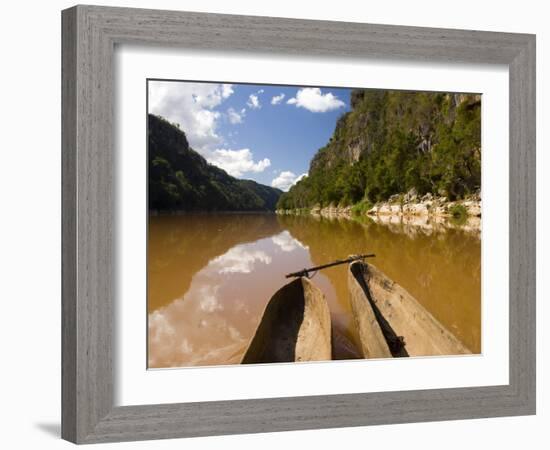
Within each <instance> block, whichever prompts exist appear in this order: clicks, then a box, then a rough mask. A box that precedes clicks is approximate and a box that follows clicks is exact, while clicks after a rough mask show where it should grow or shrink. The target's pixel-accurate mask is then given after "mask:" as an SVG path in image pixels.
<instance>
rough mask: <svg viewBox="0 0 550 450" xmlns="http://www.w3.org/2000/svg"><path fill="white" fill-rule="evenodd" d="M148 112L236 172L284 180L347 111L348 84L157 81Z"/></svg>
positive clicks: (269, 181) (304, 166) (289, 180)
mask: <svg viewBox="0 0 550 450" xmlns="http://www.w3.org/2000/svg"><path fill="white" fill-rule="evenodd" d="M148 87H149V91H148V92H149V112H151V113H153V114H157V115H161V116H163V117H165V118H166V119H167V120H169V121H170V122H173V123H178V124H179V125H180V128H181V129H182V130H183V131H185V133H186V135H187V137H188V140H189V143H190V144H191V146H192V147H193V148H194V149H195V150H196V151H198V152H199V153H201V154H202V155H203V156H204V157H205V158H206V159H207V160H208V161H209V162H211V163H212V164H215V165H217V166H219V167H221V168H223V169H224V170H226V171H227V172H228V173H230V174H231V175H233V176H236V177H237V178H243V179H253V180H256V181H258V182H260V183H263V184H266V185H269V186H275V187H279V188H281V189H283V190H288V188H289V187H290V186H291V185H292V184H293V183H294V182H295V181H296V180H297V179H298V178H299V177H300V176H303V175H304V174H306V173H307V171H308V168H309V162H310V161H311V158H312V157H313V155H314V154H315V153H316V152H317V150H318V149H319V148H321V147H322V146H324V145H325V144H326V143H327V142H328V140H329V138H330V136H331V135H332V133H333V131H334V126H335V124H336V120H337V119H338V117H340V116H341V115H342V114H343V113H345V112H346V111H349V97H350V89H341V88H322V87H321V88H310V87H299V86H298V87H297V86H291V87H289V86H272V85H246V84H219V83H195V82H183V81H156V80H150V81H149V84H148Z"/></svg>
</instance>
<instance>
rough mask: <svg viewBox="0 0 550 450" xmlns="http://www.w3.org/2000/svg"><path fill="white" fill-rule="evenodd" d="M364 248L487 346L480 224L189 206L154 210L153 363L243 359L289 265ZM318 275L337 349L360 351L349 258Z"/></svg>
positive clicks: (473, 343)
mask: <svg viewBox="0 0 550 450" xmlns="http://www.w3.org/2000/svg"><path fill="white" fill-rule="evenodd" d="M359 253H375V254H376V257H375V258H374V259H372V260H369V262H372V263H374V264H375V265H376V266H377V267H378V268H379V269H381V270H382V271H384V272H385V273H386V275H388V276H389V277H390V278H392V279H393V280H394V281H396V282H397V283H399V284H400V285H402V286H403V287H404V288H405V289H407V290H408V291H409V292H410V293H411V294H412V295H413V296H415V297H416V298H417V299H418V301H419V302H420V303H422V304H423V305H424V306H425V307H426V309H428V311H430V312H431V313H432V314H433V315H434V316H435V317H436V318H437V319H438V320H439V321H440V322H441V323H442V324H443V325H445V326H446V327H447V328H448V329H449V330H450V331H451V332H453V333H454V334H455V335H456V336H457V337H458V338H459V339H460V340H461V341H462V342H463V343H464V344H465V345H466V346H467V347H468V348H469V349H470V350H471V351H472V352H473V353H479V352H480V351H481V241H480V237H479V234H476V233H468V232H465V231H463V230H461V229H453V228H444V227H438V228H436V229H433V230H430V229H426V228H422V227H411V226H404V225H399V224H397V225H396V224H391V225H390V224H383V223H374V222H372V221H370V220H368V219H367V220H366V221H362V222H359V221H356V220H351V219H328V218H320V217H313V216H310V215H300V216H291V215H286V216H279V215H275V214H188V215H179V216H151V217H150V218H149V241H148V280H147V281H148V288H147V289H148V299H147V305H148V366H149V367H150V368H164V367H184V366H207V365H217V364H224V365H225V364H235V363H238V362H239V361H240V358H241V356H242V354H243V352H244V350H245V348H246V346H247V344H248V342H249V340H250V338H251V337H252V335H253V333H254V331H255V328H256V326H257V324H258V322H259V320H260V318H261V314H262V312H263V310H264V308H265V305H266V303H267V302H268V301H269V299H270V298H271V296H272V295H273V293H274V292H275V291H276V290H277V289H279V288H280V287H281V286H283V285H284V284H285V283H286V282H287V281H288V280H286V279H285V277H284V275H285V274H286V273H289V272H294V271H296V270H300V269H303V268H306V267H311V266H314V265H319V264H323V263H326V262H331V261H333V260H336V259H340V258H345V257H347V256H348V255H351V254H359ZM312 281H313V282H314V283H315V285H317V286H318V287H319V288H320V289H321V290H322V291H323V292H324V294H325V296H326V297H327V301H328V303H329V307H330V310H331V317H332V324H333V332H334V334H333V336H334V338H333V339H334V342H335V351H334V355H333V356H334V358H335V359H349V358H358V357H360V353H359V351H358V350H357V349H358V345H357V342H358V340H357V332H356V330H355V327H354V325H353V318H352V316H351V310H350V305H349V301H348V291H347V276H346V267H345V266H338V267H333V268H329V269H326V270H323V271H320V272H318V273H317V274H316V275H315V276H314V277H313V278H312Z"/></svg>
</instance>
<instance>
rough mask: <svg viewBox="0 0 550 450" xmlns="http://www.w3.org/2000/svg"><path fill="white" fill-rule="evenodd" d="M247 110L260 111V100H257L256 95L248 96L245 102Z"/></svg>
mask: <svg viewBox="0 0 550 450" xmlns="http://www.w3.org/2000/svg"><path fill="white" fill-rule="evenodd" d="M246 104H247V105H248V107H249V108H251V109H260V108H261V107H262V105H261V104H260V100H259V99H258V96H257V95H256V94H250V95H249V96H248V101H247V102H246Z"/></svg>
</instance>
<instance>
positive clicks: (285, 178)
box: [271, 170, 307, 191]
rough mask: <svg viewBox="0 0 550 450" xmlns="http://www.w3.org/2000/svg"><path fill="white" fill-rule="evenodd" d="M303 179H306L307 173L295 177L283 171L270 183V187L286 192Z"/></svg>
mask: <svg viewBox="0 0 550 450" xmlns="http://www.w3.org/2000/svg"><path fill="white" fill-rule="evenodd" d="M304 177H307V173H302V174H301V175H298V176H296V174H295V173H294V172H291V171H289V170H284V171H282V172H281V173H280V174H279V176H278V177H276V178H274V179H273V181H271V186H272V187H274V188H279V189H281V190H283V191H288V190H289V189H290V188H291V187H292V186H293V185H295V184H296V183H297V182H298V181H300V180H301V179H302V178H304Z"/></svg>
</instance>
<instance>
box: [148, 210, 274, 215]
mask: <svg viewBox="0 0 550 450" xmlns="http://www.w3.org/2000/svg"><path fill="white" fill-rule="evenodd" d="M212 214H227V215H231V214H250V215H252V214H256V215H257V214H265V215H276V212H275V211H263V210H259V211H187V210H173V211H172V210H170V211H168V210H149V211H148V215H149V216H191V215H201V216H202V215H205V216H208V215H212Z"/></svg>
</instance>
